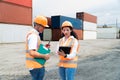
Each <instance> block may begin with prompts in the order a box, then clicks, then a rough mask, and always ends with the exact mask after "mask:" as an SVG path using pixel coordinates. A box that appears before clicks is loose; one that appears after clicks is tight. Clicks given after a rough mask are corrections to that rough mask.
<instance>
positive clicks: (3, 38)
mask: <svg viewBox="0 0 120 80" xmlns="http://www.w3.org/2000/svg"><path fill="white" fill-rule="evenodd" d="M31 29H32V26H25V25H15V24H3V23H1V24H0V43H12V42H25V39H26V34H27V32H28V31H29V30H31Z"/></svg>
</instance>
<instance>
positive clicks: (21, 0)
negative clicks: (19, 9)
mask: <svg viewBox="0 0 120 80" xmlns="http://www.w3.org/2000/svg"><path fill="white" fill-rule="evenodd" d="M2 1H4V2H9V3H13V4H16V5H21V6H25V7H32V0H2Z"/></svg>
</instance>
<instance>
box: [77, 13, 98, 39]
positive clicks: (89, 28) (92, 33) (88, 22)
mask: <svg viewBox="0 0 120 80" xmlns="http://www.w3.org/2000/svg"><path fill="white" fill-rule="evenodd" d="M76 18H78V19H82V21H83V38H82V39H83V40H85V39H96V38H97V32H96V28H97V17H96V16H93V15H91V14H88V13H85V12H78V13H76ZM78 35H79V34H78Z"/></svg>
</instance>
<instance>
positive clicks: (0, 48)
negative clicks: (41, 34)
mask: <svg viewBox="0 0 120 80" xmlns="http://www.w3.org/2000/svg"><path fill="white" fill-rule="evenodd" d="M47 42H48V41H44V42H43V43H44V44H46V43H47ZM79 42H80V45H81V46H80V51H79V54H78V56H79V61H78V69H77V74H76V76H75V80H120V76H119V75H120V69H119V68H120V39H98V40H80V41H79ZM57 43H58V42H57V41H54V42H51V50H52V53H51V58H50V59H49V60H48V61H47V63H46V65H45V66H46V75H45V80H60V79H59V75H58V71H57V70H58V67H57V62H58V56H57V55H56V53H55V51H56V44H57ZM24 48H25V44H24V43H10V44H0V80H31V77H30V74H29V72H28V69H26V68H25V50H24Z"/></svg>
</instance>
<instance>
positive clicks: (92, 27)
mask: <svg viewBox="0 0 120 80" xmlns="http://www.w3.org/2000/svg"><path fill="white" fill-rule="evenodd" d="M83 30H87V31H96V30H97V24H96V23H91V22H87V21H83Z"/></svg>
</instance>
